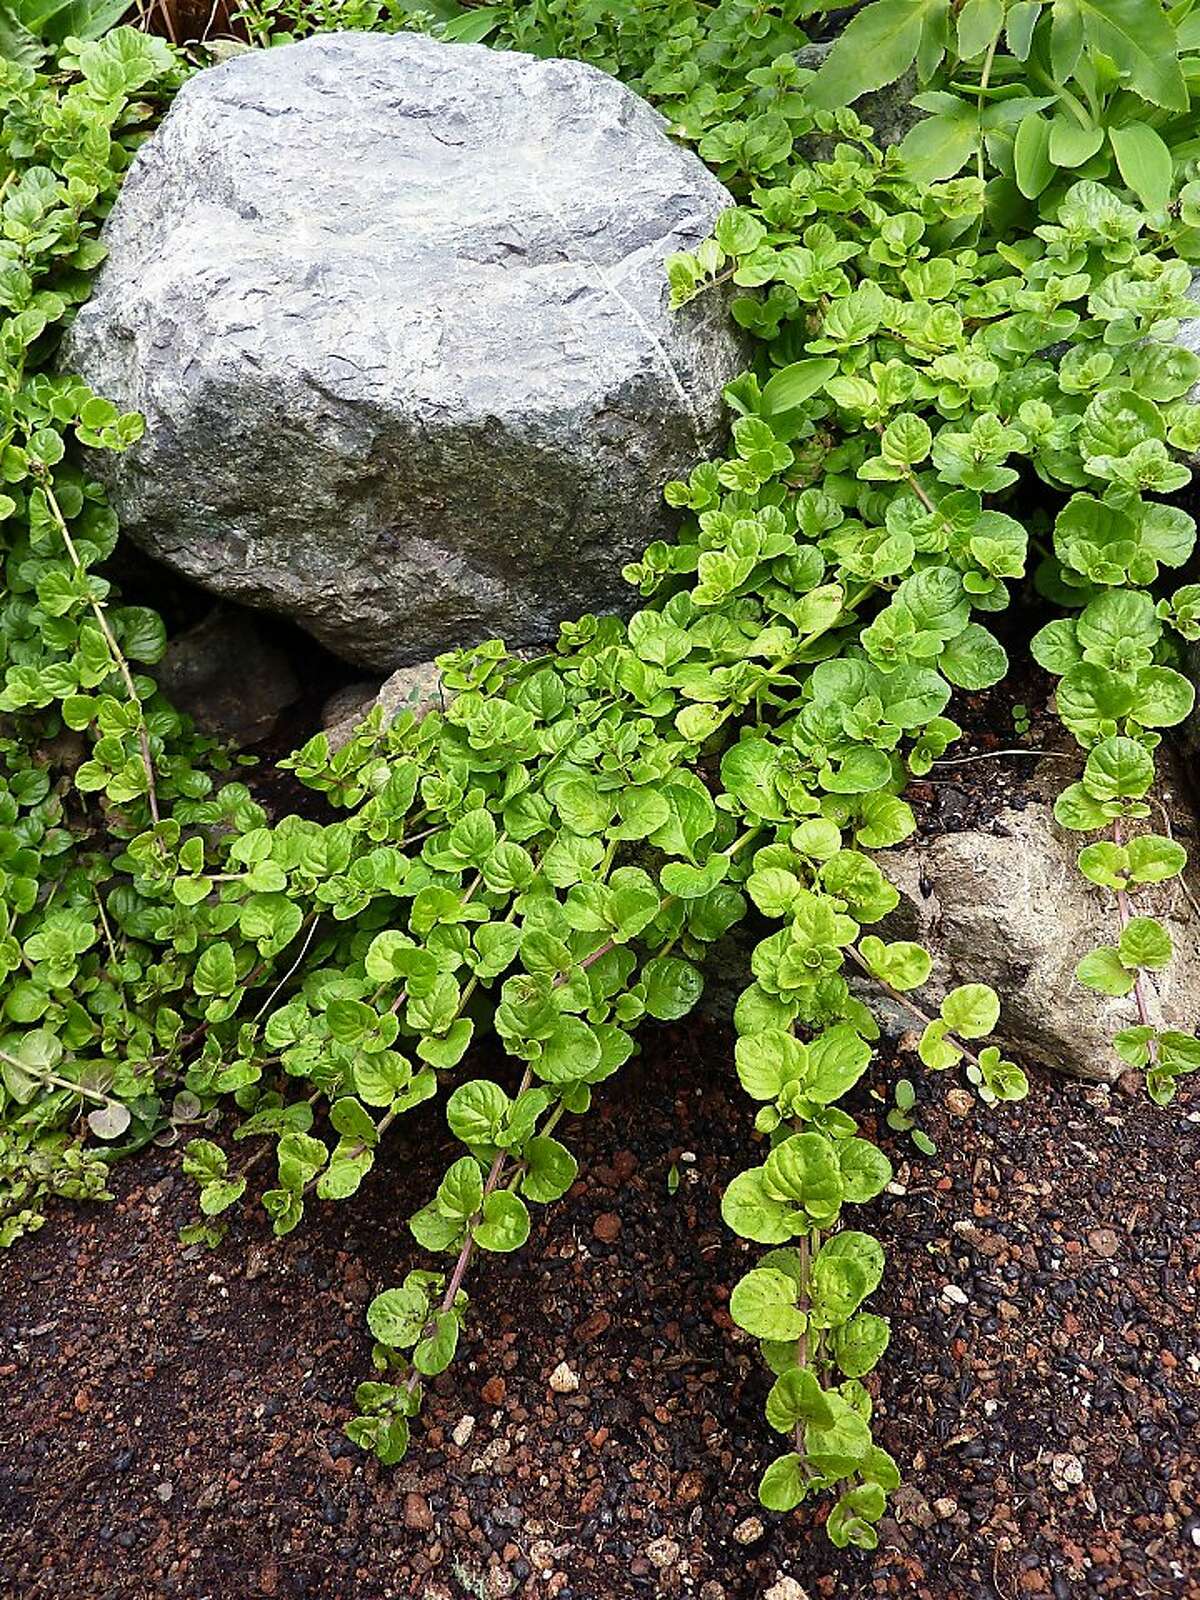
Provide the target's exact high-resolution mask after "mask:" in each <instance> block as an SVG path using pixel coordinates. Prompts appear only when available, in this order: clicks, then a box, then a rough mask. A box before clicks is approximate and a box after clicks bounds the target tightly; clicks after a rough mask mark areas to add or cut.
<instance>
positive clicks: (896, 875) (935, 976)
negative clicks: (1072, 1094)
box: [700, 782, 1200, 1083]
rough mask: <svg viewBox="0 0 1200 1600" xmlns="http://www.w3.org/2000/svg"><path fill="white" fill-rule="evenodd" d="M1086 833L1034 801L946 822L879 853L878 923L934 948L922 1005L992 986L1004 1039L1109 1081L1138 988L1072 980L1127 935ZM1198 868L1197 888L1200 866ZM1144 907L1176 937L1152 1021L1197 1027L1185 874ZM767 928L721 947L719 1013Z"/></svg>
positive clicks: (893, 1010)
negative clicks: (983, 825) (1097, 882)
mask: <svg viewBox="0 0 1200 1600" xmlns="http://www.w3.org/2000/svg"><path fill="white" fill-rule="evenodd" d="M1052 787H1054V788H1058V787H1061V784H1059V783H1057V782H1056V783H1054V784H1053V785H1052ZM1173 798H1174V800H1175V801H1179V800H1180V797H1178V796H1176V797H1173ZM1177 817H1179V818H1181V819H1182V821H1184V822H1186V823H1187V825H1188V826H1189V827H1190V829H1191V831H1190V832H1189V833H1184V831H1183V828H1182V827H1177V834H1178V835H1179V837H1181V839H1182V842H1183V843H1184V844H1185V845H1186V846H1187V848H1188V850H1189V854H1190V855H1191V857H1192V861H1193V863H1195V864H1198V865H1200V841H1197V838H1196V829H1195V827H1194V826H1193V825H1192V822H1191V819H1190V818H1189V817H1187V815H1186V812H1185V810H1184V808H1183V806H1182V804H1179V805H1178V807H1177ZM1082 842H1083V836H1082V835H1080V836H1075V837H1071V836H1068V835H1066V834H1064V833H1063V832H1062V831H1061V830H1060V829H1059V828H1057V827H1056V825H1055V823H1054V817H1053V811H1052V809H1051V807H1050V806H1049V805H1046V804H1043V803H1042V802H1040V801H1031V802H1029V803H1028V804H1027V805H1026V806H1025V808H1024V809H1023V810H1015V809H1006V810H1002V811H1000V812H999V813H998V814H997V816H996V817H995V819H994V821H993V823H992V825H991V831H982V830H970V831H966V832H962V833H945V834H941V835H939V836H937V837H935V838H933V839H930V840H928V841H925V842H921V843H913V844H911V845H908V846H906V847H904V848H903V849H899V850H889V851H881V852H880V853H879V854H878V856H877V859H878V861H879V865H880V866H881V867H882V868H883V870H884V871H885V872H886V873H887V875H888V877H889V879H890V880H891V881H892V882H893V883H894V884H895V886H896V888H897V889H898V890H899V891H900V894H901V901H900V904H899V906H898V907H897V908H896V910H895V911H894V912H893V913H892V914H891V916H890V917H888V918H887V919H885V921H884V922H883V923H881V924H878V925H877V926H875V927H873V928H872V929H871V930H870V931H871V932H873V933H878V934H880V935H882V936H884V937H887V938H892V939H918V940H920V941H921V942H922V943H923V944H925V946H926V947H927V948H928V949H929V951H930V952H931V954H932V955H933V957H934V966H933V972H932V974H931V976H930V980H929V982H928V983H927V984H926V986H925V987H924V988H923V989H919V990H916V991H915V992H914V993H913V995H912V998H913V1000H914V1001H915V1002H916V1003H917V1004H918V1005H919V1006H921V1008H922V1009H923V1010H925V1011H927V1012H931V1013H932V1012H934V1011H936V1010H937V1007H938V1004H939V1003H940V1001H941V999H942V998H943V996H944V995H945V994H946V993H947V992H948V991H949V990H950V989H952V988H954V987H955V986H956V985H957V984H960V983H971V982H981V983H990V984H991V985H992V987H993V988H994V989H995V990H996V991H997V993H998V994H999V996H1000V1001H1001V1007H1002V1011H1001V1020H1000V1027H999V1029H998V1030H997V1034H996V1039H997V1040H998V1041H1002V1042H1003V1043H1004V1045H1005V1046H1006V1048H1007V1049H1008V1050H1009V1052H1010V1053H1011V1054H1012V1055H1014V1056H1015V1057H1016V1058H1017V1060H1018V1061H1022V1062H1029V1061H1035V1062H1037V1063H1039V1064H1040V1065H1042V1066H1047V1067H1050V1068H1053V1069H1055V1070H1057V1071H1060V1072H1066V1073H1070V1074H1072V1075H1074V1076H1077V1077H1082V1078H1093V1079H1098V1080H1100V1081H1102V1082H1106V1083H1108V1082H1113V1081H1115V1080H1116V1079H1117V1078H1119V1077H1120V1075H1121V1073H1122V1072H1123V1071H1124V1070H1125V1065H1124V1063H1123V1062H1122V1061H1121V1060H1120V1058H1119V1057H1118V1056H1117V1054H1116V1052H1115V1051H1114V1050H1113V1048H1112V1043H1111V1041H1112V1037H1113V1035H1114V1034H1115V1033H1116V1032H1117V1031H1118V1030H1119V1029H1120V1028H1123V1027H1127V1026H1129V1025H1130V1024H1132V1023H1134V1022H1136V1021H1137V1016H1136V1013H1135V1009H1134V1003H1133V1001H1132V1000H1131V999H1125V1000H1111V999H1107V998H1105V997H1104V996H1102V995H1097V994H1095V993H1093V992H1092V990H1090V989H1086V988H1084V987H1083V985H1082V984H1080V983H1077V982H1076V979H1075V968H1076V966H1077V965H1078V963H1079V961H1080V960H1081V958H1082V957H1083V956H1084V955H1086V954H1087V952H1088V951H1089V950H1091V949H1093V948H1095V946H1096V945H1098V944H1110V943H1115V942H1116V938H1117V935H1118V932H1119V929H1118V927H1117V923H1116V911H1115V907H1114V904H1113V899H1112V896H1111V895H1107V894H1106V893H1105V892H1104V891H1102V890H1099V889H1095V888H1093V887H1092V886H1091V885H1090V884H1089V883H1088V882H1087V880H1086V879H1085V878H1084V877H1083V876H1082V874H1081V873H1080V872H1079V869H1078V866H1077V865H1076V856H1077V853H1078V849H1079V845H1080V844H1081V843H1082ZM1189 870H1190V871H1191V872H1192V878H1191V885H1192V892H1193V893H1194V892H1195V885H1196V874H1195V867H1194V866H1193V867H1192V868H1191V869H1189ZM1137 909H1138V910H1139V911H1145V912H1147V913H1149V914H1151V915H1155V916H1160V917H1162V919H1163V921H1164V922H1165V924H1166V926H1167V927H1168V928H1169V930H1170V932H1171V935H1172V937H1173V939H1174V942H1175V950H1176V956H1175V960H1174V961H1173V962H1172V964H1171V966H1170V967H1169V968H1168V969H1167V970H1166V971H1165V972H1163V973H1160V974H1154V975H1149V974H1148V975H1147V976H1148V979H1149V980H1150V981H1149V982H1148V984H1147V989H1148V995H1149V999H1150V1010H1151V1020H1152V1021H1154V1022H1155V1023H1156V1024H1160V1025H1162V1024H1165V1025H1166V1026H1169V1027H1173V1028H1179V1029H1182V1030H1183V1031H1185V1032H1188V1031H1190V1030H1191V1029H1192V1028H1193V1027H1194V1026H1195V1025H1196V1021H1197V1018H1200V916H1197V913H1196V911H1195V908H1194V906H1193V904H1192V902H1191V900H1189V898H1188V896H1187V894H1186V893H1185V892H1184V891H1183V889H1182V888H1181V887H1180V884H1179V882H1178V880H1176V881H1175V882H1174V883H1171V884H1166V885H1161V886H1158V887H1157V888H1155V889H1151V890H1143V891H1141V892H1140V893H1139V895H1138V904H1137ZM772 926H773V924H769V923H766V922H765V921H761V922H760V923H758V924H755V923H754V922H753V921H751V922H749V923H746V924H742V925H739V926H738V927H736V928H734V929H733V930H731V932H730V933H729V934H728V935H727V936H726V938H725V939H723V940H722V941H721V943H720V944H719V945H718V946H717V947H716V949H715V950H714V951H713V953H712V955H711V957H710V959H709V961H708V963H707V965H706V967H705V990H704V994H703V996H702V998H701V1001H700V1004H701V1007H702V1009H704V1010H705V1011H706V1012H707V1013H708V1014H709V1015H710V1016H713V1017H717V1018H720V1019H722V1020H724V1019H727V1018H728V1017H729V1016H730V1014H731V1012H732V1009H733V1005H734V1003H735V1002H736V1000H737V997H738V995H739V994H740V993H741V991H742V989H743V988H744V987H745V986H746V984H748V983H749V982H750V970H749V969H750V953H751V951H752V949H753V947H754V944H755V943H756V942H757V940H758V939H760V938H762V937H765V935H766V934H767V933H769V932H770V931H771V928H772ZM851 987H852V988H853V990H854V992H855V993H856V994H857V995H859V997H860V998H861V999H862V1000H864V1001H865V1002H866V1003H867V1004H868V1005H869V1006H870V1007H871V1009H872V1010H873V1011H874V1013H875V1015H876V1017H877V1019H878V1021H879V1023H880V1026H881V1027H882V1028H883V1030H884V1032H885V1033H886V1034H888V1035H890V1036H891V1037H892V1038H893V1039H898V1038H899V1037H900V1036H901V1035H902V1034H905V1033H908V1034H912V1033H918V1034H919V1033H920V1031H921V1028H922V1023H921V1022H920V1021H919V1019H918V1018H917V1016H916V1015H915V1014H914V1012H913V1011H911V1010H910V1009H909V1008H908V1007H907V1006H902V1005H900V1004H899V1003H897V1002H894V1001H892V1000H890V999H889V998H888V996H887V995H885V994H884V993H883V992H882V991H881V990H880V988H879V986H878V984H875V983H872V982H871V981H870V980H869V979H866V978H861V979H860V978H857V977H852V978H851Z"/></svg>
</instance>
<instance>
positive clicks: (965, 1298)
mask: <svg viewBox="0 0 1200 1600" xmlns="http://www.w3.org/2000/svg"><path fill="white" fill-rule="evenodd" d="M941 1298H942V1299H943V1300H949V1302H950V1304H951V1305H953V1306H965V1305H969V1304H970V1296H969V1295H967V1294H966V1292H965V1291H964V1290H962V1289H960V1288H959V1287H958V1285H957V1284H956V1283H948V1284H946V1286H945V1288H944V1289H943V1290H942V1294H941Z"/></svg>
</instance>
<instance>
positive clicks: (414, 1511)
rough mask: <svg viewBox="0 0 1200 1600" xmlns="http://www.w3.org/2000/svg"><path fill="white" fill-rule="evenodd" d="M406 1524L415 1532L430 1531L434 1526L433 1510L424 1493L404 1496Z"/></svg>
mask: <svg viewBox="0 0 1200 1600" xmlns="http://www.w3.org/2000/svg"><path fill="white" fill-rule="evenodd" d="M404 1526H405V1527H406V1528H408V1529H409V1530H410V1531H411V1532H413V1533H428V1532H429V1531H430V1529H431V1528H432V1527H433V1512H432V1511H431V1510H430V1508H429V1501H428V1500H426V1498H425V1496H424V1495H423V1494H411V1493H410V1494H406V1495H405V1496H404Z"/></svg>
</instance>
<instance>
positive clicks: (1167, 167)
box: [1108, 122, 1174, 211]
mask: <svg viewBox="0 0 1200 1600" xmlns="http://www.w3.org/2000/svg"><path fill="white" fill-rule="evenodd" d="M1108 137H1109V139H1110V140H1111V141H1112V147H1113V154H1114V155H1115V156H1116V158H1117V166H1118V167H1119V168H1120V169H1121V176H1122V177H1123V178H1124V179H1125V182H1126V183H1127V184H1128V185H1129V187H1130V188H1131V189H1132V190H1133V192H1134V194H1136V195H1137V197H1138V199H1139V200H1140V201H1141V202H1142V204H1143V205H1144V206H1145V207H1146V210H1147V211H1163V210H1165V209H1166V206H1167V204H1168V202H1169V201H1170V198H1171V183H1172V177H1173V174H1174V166H1173V163H1172V161H1171V152H1170V151H1169V150H1168V149H1167V147H1166V145H1165V144H1164V143H1163V140H1162V138H1161V136H1160V135H1159V134H1157V133H1155V131H1154V129H1153V128H1152V127H1150V125H1149V124H1148V123H1145V122H1131V123H1130V124H1129V125H1128V127H1125V128H1110V129H1109V130H1108Z"/></svg>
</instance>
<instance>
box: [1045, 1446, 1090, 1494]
mask: <svg viewBox="0 0 1200 1600" xmlns="http://www.w3.org/2000/svg"><path fill="white" fill-rule="evenodd" d="M1050 1482H1051V1483H1052V1484H1053V1485H1054V1487H1055V1488H1056V1489H1061V1490H1064V1491H1065V1490H1067V1489H1073V1488H1076V1487H1077V1486H1078V1485H1079V1484H1081V1483H1082V1482H1083V1462H1082V1461H1080V1459H1079V1457H1078V1456H1076V1455H1071V1454H1070V1452H1069V1451H1065V1450H1064V1451H1062V1452H1060V1453H1059V1454H1058V1455H1056V1456H1055V1457H1054V1459H1053V1460H1052V1461H1051V1463H1050Z"/></svg>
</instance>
